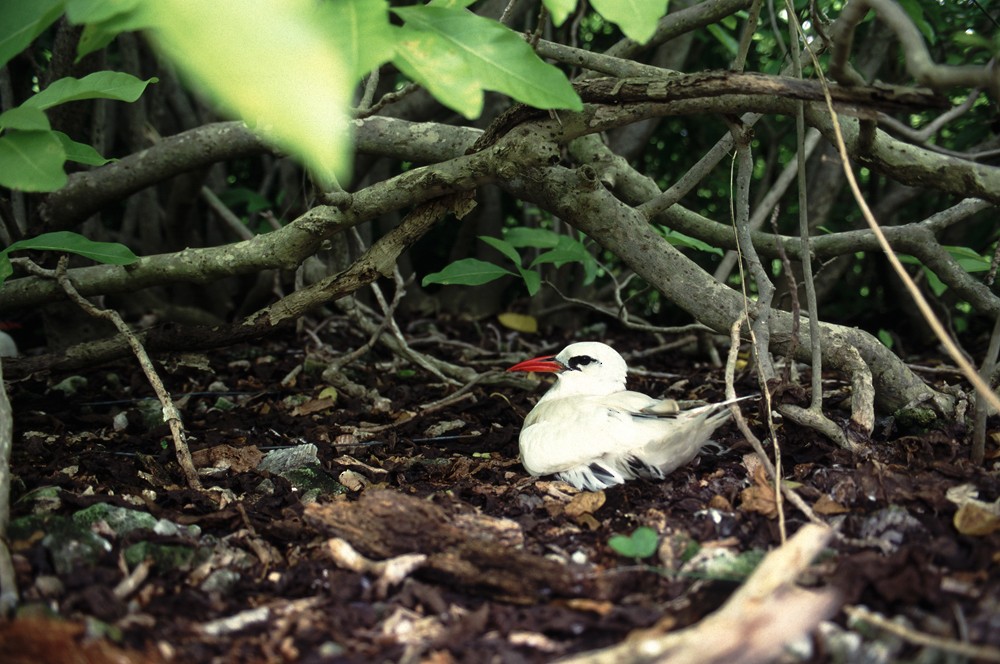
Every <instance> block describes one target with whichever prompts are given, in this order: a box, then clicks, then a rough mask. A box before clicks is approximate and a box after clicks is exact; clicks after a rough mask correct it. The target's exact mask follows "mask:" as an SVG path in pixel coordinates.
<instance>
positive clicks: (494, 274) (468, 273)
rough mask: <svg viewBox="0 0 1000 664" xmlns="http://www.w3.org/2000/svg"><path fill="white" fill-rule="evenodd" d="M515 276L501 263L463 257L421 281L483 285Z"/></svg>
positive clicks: (427, 282)
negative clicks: (496, 263)
mask: <svg viewBox="0 0 1000 664" xmlns="http://www.w3.org/2000/svg"><path fill="white" fill-rule="evenodd" d="M506 276H515V275H514V273H513V272H511V271H510V270H507V269H504V268H502V267H500V266H499V265H495V264H493V263H488V262H487V261H481V260H479V259H478V258H463V259H462V260H458V261H455V262H454V263H451V264H450V265H448V266H447V267H445V268H444V269H443V270H441V271H440V272H435V273H433V274H428V275H427V276H426V277H424V278H423V280H422V281H421V282H420V283H421V284H422V285H423V286H426V285H428V284H445V285H446V286H481V285H483V284H486V283H489V282H491V281H493V280H495V279H499V278H500V277H506Z"/></svg>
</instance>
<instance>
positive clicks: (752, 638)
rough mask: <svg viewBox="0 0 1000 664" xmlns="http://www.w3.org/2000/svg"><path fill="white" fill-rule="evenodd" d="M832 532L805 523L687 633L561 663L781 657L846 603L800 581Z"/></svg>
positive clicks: (746, 661) (739, 661) (682, 663)
mask: <svg viewBox="0 0 1000 664" xmlns="http://www.w3.org/2000/svg"><path fill="white" fill-rule="evenodd" d="M831 535H832V531H831V530H830V529H829V528H828V527H826V526H817V525H812V524H809V525H805V526H803V527H802V528H800V529H799V531H798V532H797V533H796V534H795V535H794V536H793V537H792V538H791V539H789V540H788V541H787V542H786V543H785V544H783V545H782V546H781V547H780V548H778V549H775V550H774V551H771V552H770V553H769V554H768V555H767V556H766V557H765V558H764V560H763V561H761V563H760V565H759V566H758V567H757V569H756V570H755V571H754V573H753V574H752V575H750V578H748V579H747V581H746V583H744V584H743V585H742V586H741V587H740V588H739V590H737V591H736V592H735V593H733V595H732V596H731V597H730V598H729V600H727V601H726V603H725V604H724V605H723V606H722V608H721V609H719V610H718V611H716V612H715V613H713V614H711V615H709V616H708V617H707V618H705V619H703V620H702V621H701V622H699V623H697V624H696V625H693V626H692V627H689V628H687V629H682V630H678V631H676V632H671V633H669V634H659V633H654V634H649V633H640V634H637V635H635V636H633V637H631V638H629V639H628V640H626V641H625V642H623V643H621V644H618V645H616V646H613V647H611V648H606V649H604V650H599V651H596V652H591V653H585V654H582V655H576V656H574V657H568V658H565V659H562V660H560V662H562V663H563V664H570V663H571V664H612V663H613V664H639V663H640V662H642V663H644V662H665V661H669V662H670V663H671V664H688V663H691V664H694V663H696V662H697V663H699V664H705V663H708V662H726V663H727V664H752V663H755V662H769V661H772V660H774V659H775V658H777V657H778V656H779V655H780V654H781V652H782V651H783V649H784V648H785V647H786V646H787V645H788V644H789V643H791V642H793V641H795V640H796V639H798V638H800V637H802V636H804V635H805V634H807V633H809V631H810V630H812V629H814V628H815V627H816V625H818V624H819V623H820V621H821V620H824V619H826V618H827V617H829V616H830V615H832V614H833V613H834V612H835V611H836V609H837V607H838V606H839V604H840V600H839V599H838V597H837V594H836V593H835V592H834V591H833V590H831V589H824V590H805V589H802V588H799V587H798V586H796V585H795V579H796V577H798V575H799V574H800V573H801V572H803V571H804V570H806V569H807V568H808V566H809V564H810V563H811V561H812V559H813V558H814V557H815V556H816V555H817V554H818V553H819V552H820V551H821V550H822V549H823V547H824V546H826V543H827V542H828V541H829V539H830V536H831Z"/></svg>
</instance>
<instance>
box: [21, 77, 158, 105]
mask: <svg viewBox="0 0 1000 664" xmlns="http://www.w3.org/2000/svg"><path fill="white" fill-rule="evenodd" d="M157 80H158V79H156V78H151V79H149V80H146V81H143V80H141V79H138V78H136V77H135V76H132V74H126V73H124V72H120V71H98V72H94V73H93V74H88V75H87V76H84V77H83V78H73V77H72V76H67V77H66V78H60V79H59V80H57V81H53V82H52V84H51V85H49V87H47V88H45V89H44V90H42V91H41V92H39V93H38V94H36V95H34V96H33V97H29V98H28V99H27V100H26V101H25V102H24V104H22V106H30V107H32V108H39V109H42V110H45V109H47V108H52V107H53V106H56V105H58V104H65V103H66V102H70V101H80V100H82V99H116V100H118V101H135V100H136V99H138V98H139V95H141V94H142V92H143V90H145V89H146V86H147V85H149V84H150V83H155V82H156V81H157Z"/></svg>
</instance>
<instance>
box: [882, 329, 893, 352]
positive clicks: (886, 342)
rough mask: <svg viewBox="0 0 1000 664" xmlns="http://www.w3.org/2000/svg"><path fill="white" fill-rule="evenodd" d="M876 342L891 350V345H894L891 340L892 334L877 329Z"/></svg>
mask: <svg viewBox="0 0 1000 664" xmlns="http://www.w3.org/2000/svg"><path fill="white" fill-rule="evenodd" d="M878 340H879V341H881V342H882V345H883V346H885V347H886V348H889V349H892V345H893V344H894V343H895V341H893V339H892V333H890V332H889V330H886V329H884V328H879V330H878Z"/></svg>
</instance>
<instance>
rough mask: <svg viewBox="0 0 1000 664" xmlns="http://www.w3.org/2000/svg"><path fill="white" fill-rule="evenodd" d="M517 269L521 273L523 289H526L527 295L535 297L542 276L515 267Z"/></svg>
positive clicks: (532, 271)
mask: <svg viewBox="0 0 1000 664" xmlns="http://www.w3.org/2000/svg"><path fill="white" fill-rule="evenodd" d="M517 269H518V272H520V273H521V279H523V280H524V287H525V288H527V289H528V295H530V296H531V297H535V293H537V292H538V289H540V288H541V287H542V275H540V274H538V273H537V272H535V271H534V270H529V269H527V268H524V267H521V266H520V265H518V266H517Z"/></svg>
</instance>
